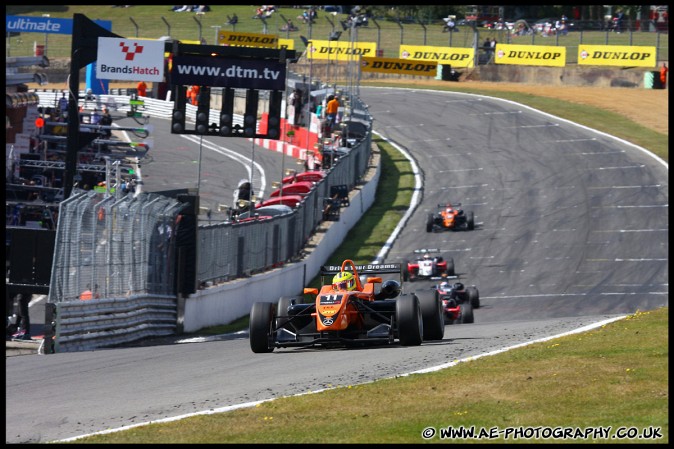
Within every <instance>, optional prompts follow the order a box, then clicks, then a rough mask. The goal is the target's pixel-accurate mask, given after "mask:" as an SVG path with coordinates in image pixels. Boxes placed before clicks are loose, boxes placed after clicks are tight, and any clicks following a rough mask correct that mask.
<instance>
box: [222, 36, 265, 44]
mask: <svg viewBox="0 0 674 449" xmlns="http://www.w3.org/2000/svg"><path fill="white" fill-rule="evenodd" d="M277 40H278V39H276V38H275V37H258V36H236V35H232V36H229V38H228V39H227V41H226V42H227V43H228V44H264V45H276V42H277Z"/></svg>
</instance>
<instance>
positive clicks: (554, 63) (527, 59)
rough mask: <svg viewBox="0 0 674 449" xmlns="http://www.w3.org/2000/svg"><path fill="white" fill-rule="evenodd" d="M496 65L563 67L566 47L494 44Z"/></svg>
mask: <svg viewBox="0 0 674 449" xmlns="http://www.w3.org/2000/svg"><path fill="white" fill-rule="evenodd" d="M495 52H496V57H495V58H494V62H495V63H496V64H515V65H542V66H549V67H564V66H565V65H566V47H553V46H550V47H548V46H543V45H512V44H496V49H495Z"/></svg>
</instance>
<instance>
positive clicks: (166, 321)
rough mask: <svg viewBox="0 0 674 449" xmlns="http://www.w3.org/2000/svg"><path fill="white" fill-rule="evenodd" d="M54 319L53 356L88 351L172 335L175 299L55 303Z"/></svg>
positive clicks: (159, 296) (168, 297) (135, 297)
mask: <svg viewBox="0 0 674 449" xmlns="http://www.w3.org/2000/svg"><path fill="white" fill-rule="evenodd" d="M56 317H57V319H56V321H55V323H56V324H55V337H56V338H55V339H54V348H53V349H54V352H72V351H90V350H93V349H96V348H100V347H106V346H108V347H109V346H114V345H118V344H122V343H128V342H131V341H135V340H139V339H141V338H145V337H157V336H165V335H173V334H175V332H176V326H177V310H176V298H175V296H172V295H171V296H165V295H147V296H143V295H135V296H131V297H128V298H127V297H121V298H114V297H113V298H104V299H91V300H89V301H71V302H59V303H57V304H56ZM47 352H51V351H50V350H49V349H48V350H47Z"/></svg>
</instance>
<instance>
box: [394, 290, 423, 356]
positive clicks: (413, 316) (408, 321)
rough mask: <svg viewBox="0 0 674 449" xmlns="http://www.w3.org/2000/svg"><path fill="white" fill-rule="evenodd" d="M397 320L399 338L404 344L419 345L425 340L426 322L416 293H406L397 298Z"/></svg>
mask: <svg viewBox="0 0 674 449" xmlns="http://www.w3.org/2000/svg"><path fill="white" fill-rule="evenodd" d="M396 322H397V323H398V340H400V344H401V345H403V346H419V345H420V344H421V342H422V340H423V334H424V322H423V317H422V315H421V308H420V307H419V298H417V296H416V295H404V296H401V297H399V298H398V299H396Z"/></svg>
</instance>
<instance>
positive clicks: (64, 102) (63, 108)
mask: <svg viewBox="0 0 674 449" xmlns="http://www.w3.org/2000/svg"><path fill="white" fill-rule="evenodd" d="M59 111H60V112H61V116H62V117H65V115H66V114H67V113H68V99H67V98H66V93H65V92H63V94H62V96H61V98H59Z"/></svg>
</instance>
